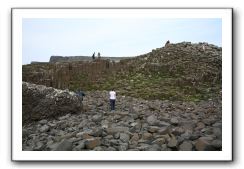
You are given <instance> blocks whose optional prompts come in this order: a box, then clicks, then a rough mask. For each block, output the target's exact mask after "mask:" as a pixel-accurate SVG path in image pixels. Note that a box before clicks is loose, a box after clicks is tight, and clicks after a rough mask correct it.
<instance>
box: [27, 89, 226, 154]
mask: <svg viewBox="0 0 244 169" xmlns="http://www.w3.org/2000/svg"><path fill="white" fill-rule="evenodd" d="M107 95H108V93H107V92H106V91H104V92H103V91H96V92H87V93H86V96H85V97H84V100H83V105H84V106H85V107H86V111H84V112H82V113H78V114H72V113H71V112H70V111H66V112H67V113H68V112H69V114H66V115H64V116H61V117H59V118H55V119H49V118H46V119H43V120H40V121H36V122H34V123H31V124H26V125H24V126H23V150H24V151H27V150H38V151H71V150H72V151H221V150H222V122H221V121H222V113H221V101H218V102H216V101H202V102H199V103H193V102H179V101H178V102H172V101H161V100H154V101H148V100H143V99H136V98H132V97H128V96H118V97H117V101H116V110H115V111H110V110H109V106H108V98H107ZM101 103H102V104H101ZM159 107H160V109H158V108H159ZM175 118H176V119H177V120H178V122H177V123H176V121H175V120H171V119H175ZM199 124H201V127H199ZM202 124H204V125H202Z"/></svg>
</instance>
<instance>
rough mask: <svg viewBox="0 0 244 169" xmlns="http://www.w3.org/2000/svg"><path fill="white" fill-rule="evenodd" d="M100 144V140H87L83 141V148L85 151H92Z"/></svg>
mask: <svg viewBox="0 0 244 169" xmlns="http://www.w3.org/2000/svg"><path fill="white" fill-rule="evenodd" d="M100 144H101V141H100V138H89V139H86V141H85V147H86V148H87V149H93V148H95V147H97V146H99V145H100Z"/></svg>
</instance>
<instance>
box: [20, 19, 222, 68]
mask: <svg viewBox="0 0 244 169" xmlns="http://www.w3.org/2000/svg"><path fill="white" fill-rule="evenodd" d="M167 40H170V42H171V43H179V42H183V41H187V42H192V43H199V42H207V43H210V44H214V45H217V46H222V20H221V19H220V18H199V19H156V18H155V19H149V18H147V19H146V18H145V19H143V18H141V19H128V18H126V19H123V18H120V19H112V18H107V19H69V18H66V19H65V18H64V19H62V18H60V19H55V18H43V19H42V18H33V19H31V18H28V19H27V18H25V19H23V22H22V64H29V63H30V62H31V61H39V62H48V61H49V59H50V56H52V55H58V56H92V54H93V53H94V52H96V55H97V53H98V52H100V53H101V56H110V57H123V56H137V55H141V54H144V53H148V52H150V51H151V50H152V49H156V48H160V47H163V46H164V44H165V42H166V41H167Z"/></svg>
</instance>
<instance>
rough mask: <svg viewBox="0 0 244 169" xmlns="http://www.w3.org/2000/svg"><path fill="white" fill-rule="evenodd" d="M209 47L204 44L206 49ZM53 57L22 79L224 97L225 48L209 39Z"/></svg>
mask: <svg viewBox="0 0 244 169" xmlns="http://www.w3.org/2000/svg"><path fill="white" fill-rule="evenodd" d="M203 46H204V49H203ZM84 58H86V57H82V56H73V57H62V56H52V57H51V58H50V62H49V63H39V64H38V63H35V64H29V65H23V81H27V82H31V83H35V84H42V85H46V86H50V87H54V88H58V89H66V88H67V89H70V90H77V89H82V90H101V89H103V90H110V89H111V87H113V88H115V89H116V90H120V91H121V93H123V94H125V95H130V96H133V97H140V98H144V99H148V100H153V99H168V100H185V101H190V100H192V101H199V100H206V99H209V98H214V97H219V96H221V84H222V48H221V47H217V46H215V45H212V44H208V43H196V44H194V43H190V42H182V43H177V44H173V43H169V44H167V45H166V46H165V47H161V48H157V49H154V50H152V51H151V52H149V53H146V54H143V55H140V56H137V57H132V58H125V59H122V60H121V59H118V60H119V62H114V61H113V60H112V59H111V58H109V57H107V58H108V59H106V57H101V59H95V60H91V57H87V58H89V59H87V60H86V59H84Z"/></svg>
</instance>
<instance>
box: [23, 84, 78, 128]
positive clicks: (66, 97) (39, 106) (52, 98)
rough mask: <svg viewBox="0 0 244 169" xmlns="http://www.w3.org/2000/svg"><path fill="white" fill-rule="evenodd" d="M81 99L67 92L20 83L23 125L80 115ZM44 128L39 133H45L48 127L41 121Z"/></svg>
mask: <svg viewBox="0 0 244 169" xmlns="http://www.w3.org/2000/svg"><path fill="white" fill-rule="evenodd" d="M81 110H82V102H81V99H80V98H79V97H78V96H77V95H76V94H75V93H74V92H70V91H68V90H58V89H54V88H52V87H46V86H43V85H35V84H31V83H27V82H23V83H22V112H23V114H22V120H23V124H27V123H29V122H33V121H39V120H41V119H50V118H57V117H59V116H63V115H65V114H68V113H71V114H72V113H80V112H81ZM41 122H42V124H44V126H42V127H41V128H40V132H47V131H48V130H49V128H50V126H48V125H46V121H45V120H44V121H41Z"/></svg>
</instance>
